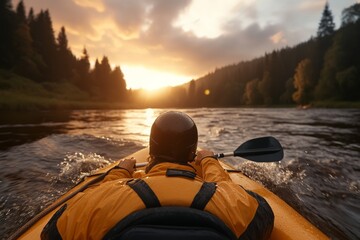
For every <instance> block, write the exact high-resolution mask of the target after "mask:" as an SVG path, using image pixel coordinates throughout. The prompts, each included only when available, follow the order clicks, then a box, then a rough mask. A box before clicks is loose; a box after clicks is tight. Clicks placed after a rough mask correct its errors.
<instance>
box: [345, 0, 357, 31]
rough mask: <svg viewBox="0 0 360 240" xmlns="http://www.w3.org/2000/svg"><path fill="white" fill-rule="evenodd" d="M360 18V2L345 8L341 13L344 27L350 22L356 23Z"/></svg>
mask: <svg viewBox="0 0 360 240" xmlns="http://www.w3.org/2000/svg"><path fill="white" fill-rule="evenodd" d="M359 19H360V3H355V4H354V5H352V6H350V7H348V8H345V9H344V10H343V11H342V13H341V26H342V27H344V26H346V25H348V24H350V23H355V22H356V21H358V20H359Z"/></svg>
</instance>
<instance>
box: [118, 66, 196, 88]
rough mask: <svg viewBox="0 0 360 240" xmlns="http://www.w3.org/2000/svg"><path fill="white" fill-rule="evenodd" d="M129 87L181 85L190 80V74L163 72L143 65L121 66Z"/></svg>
mask: <svg viewBox="0 0 360 240" xmlns="http://www.w3.org/2000/svg"><path fill="white" fill-rule="evenodd" d="M121 69H122V71H123V73H124V76H125V80H126V86H127V88H128V89H145V90H156V89H159V88H163V87H169V86H176V85H181V84H184V83H186V82H189V81H190V80H191V79H192V78H191V77H189V76H182V75H177V74H174V73H169V72H161V71H157V70H153V69H149V68H144V67H141V66H128V65H123V66H122V67H121Z"/></svg>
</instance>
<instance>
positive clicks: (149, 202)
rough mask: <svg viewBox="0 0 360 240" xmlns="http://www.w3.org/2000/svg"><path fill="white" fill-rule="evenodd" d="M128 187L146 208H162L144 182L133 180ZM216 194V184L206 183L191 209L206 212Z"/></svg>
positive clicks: (196, 196)
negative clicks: (205, 209) (206, 207)
mask: <svg viewBox="0 0 360 240" xmlns="http://www.w3.org/2000/svg"><path fill="white" fill-rule="evenodd" d="M127 185H128V186H129V187H130V188H132V189H133V190H134V191H135V192H136V194H137V195H138V196H139V197H140V198H141V200H142V201H143V202H144V204H145V206H146V208H154V207H161V204H160V201H159V199H158V197H157V196H156V195H155V193H154V192H153V190H151V188H150V186H149V185H148V184H147V183H146V182H145V181H144V180H142V179H133V180H130V181H129V182H127ZM215 192H216V183H213V182H204V183H203V184H202V186H201V188H200V190H199V191H198V193H197V194H196V195H195V197H194V200H193V201H192V203H191V206H190V207H191V208H195V209H198V210H204V208H205V206H206V205H207V204H208V202H209V201H210V199H211V198H212V196H213V195H214V193H215Z"/></svg>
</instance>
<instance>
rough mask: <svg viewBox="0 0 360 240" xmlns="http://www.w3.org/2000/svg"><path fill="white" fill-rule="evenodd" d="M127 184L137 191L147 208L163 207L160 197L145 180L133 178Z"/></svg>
mask: <svg viewBox="0 0 360 240" xmlns="http://www.w3.org/2000/svg"><path fill="white" fill-rule="evenodd" d="M127 185H129V187H131V188H132V189H133V190H134V191H135V192H136V193H137V195H138V196H139V197H140V198H141V200H142V201H143V202H144V204H145V206H146V208H153V207H161V204H160V201H159V199H158V198H157V196H156V195H155V193H154V192H153V190H151V188H150V187H149V185H148V184H147V183H146V182H145V181H144V180H142V179H133V180H130V181H129V182H127Z"/></svg>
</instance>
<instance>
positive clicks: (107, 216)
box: [56, 158, 258, 239]
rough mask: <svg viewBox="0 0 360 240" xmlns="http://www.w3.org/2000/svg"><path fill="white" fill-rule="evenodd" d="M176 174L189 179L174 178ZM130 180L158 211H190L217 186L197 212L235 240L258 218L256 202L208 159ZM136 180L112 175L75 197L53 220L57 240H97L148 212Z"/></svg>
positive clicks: (156, 169)
mask: <svg viewBox="0 0 360 240" xmlns="http://www.w3.org/2000/svg"><path fill="white" fill-rule="evenodd" d="M169 169H170V170H172V174H173V175H172V176H169ZM176 171H180V172H181V171H183V172H185V175H186V174H188V176H185V175H184V174H183V175H181V174H178V175H176ZM170 172H171V171H170ZM167 173H168V174H167ZM134 175H135V176H138V177H140V178H139V179H140V180H141V182H143V183H145V184H146V186H147V187H148V188H150V189H151V192H153V193H154V195H155V197H156V199H157V200H158V203H157V204H158V205H160V206H184V207H191V206H192V204H193V202H194V199H195V198H196V196H197V194H198V193H199V191H200V190H201V188H202V187H203V188H204V186H205V187H209V186H210V185H212V186H215V188H214V187H211V186H210V188H211V189H210V191H213V192H212V193H211V196H210V198H209V199H208V200H206V201H205V202H203V203H201V201H200V204H199V203H198V204H199V205H200V207H199V208H203V210H205V211H207V212H209V213H211V214H213V215H215V216H216V217H218V218H219V219H221V220H222V221H223V222H224V223H225V224H226V225H227V226H228V227H229V228H230V229H231V230H232V231H233V232H234V233H235V235H236V236H237V237H239V236H240V235H241V234H243V233H244V231H245V230H246V229H247V227H248V226H249V224H250V223H251V222H252V220H253V218H254V216H255V214H256V212H257V208H258V201H257V199H255V198H254V197H253V196H251V195H249V194H248V193H247V192H246V191H245V190H244V189H243V188H242V187H240V186H238V185H236V184H234V183H233V182H232V181H231V179H230V177H229V175H228V174H227V173H226V172H225V171H224V170H223V168H222V167H221V165H220V164H219V163H218V161H217V160H215V159H212V158H206V159H204V160H203V161H202V162H201V166H196V169H194V168H193V167H191V166H189V165H180V164H176V163H166V162H165V163H160V164H158V165H156V166H154V167H153V168H152V169H151V170H150V171H149V173H147V174H140V173H136V174H134ZM200 176H201V177H200ZM140 180H133V178H132V176H130V174H129V173H128V172H127V171H126V170H123V169H114V170H112V171H110V173H109V174H108V176H106V177H105V179H104V180H103V181H102V182H101V183H100V184H97V185H96V186H92V187H91V188H88V189H87V190H85V191H84V192H82V193H79V194H77V195H76V196H75V197H74V198H73V199H71V200H69V201H68V202H67V204H66V209H63V210H62V212H61V214H59V216H57V219H56V220H57V222H56V228H57V231H58V233H59V234H60V235H61V238H62V239H101V238H103V237H104V236H105V234H106V233H107V232H108V231H109V230H110V229H111V228H112V227H113V226H115V225H116V224H117V223H118V222H119V221H120V220H122V219H124V218H125V217H126V216H128V215H130V214H132V213H134V212H136V211H139V210H141V209H145V208H146V207H149V206H146V204H145V203H144V201H143V199H142V198H141V197H140V196H139V194H138V193H137V192H136V190H135V189H134V187H133V186H132V185H133V184H136V183H138V182H139V181H140ZM204 183H209V184H204ZM210 183H216V184H210ZM195 202H196V201H195ZM150 207H151V206H150Z"/></svg>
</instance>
